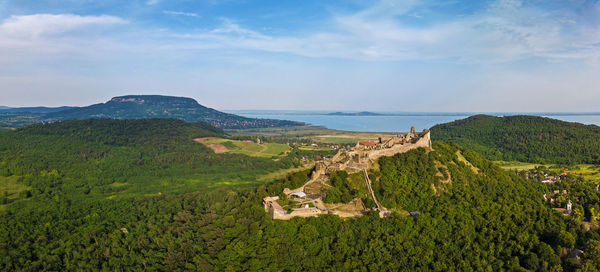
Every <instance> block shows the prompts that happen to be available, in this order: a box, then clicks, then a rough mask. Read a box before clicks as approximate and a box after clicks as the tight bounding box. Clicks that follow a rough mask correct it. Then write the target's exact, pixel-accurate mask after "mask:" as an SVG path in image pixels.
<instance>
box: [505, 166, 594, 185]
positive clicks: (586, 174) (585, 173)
mask: <svg viewBox="0 0 600 272" xmlns="http://www.w3.org/2000/svg"><path fill="white" fill-rule="evenodd" d="M494 163H496V164H497V165H498V166H500V167H501V168H502V169H504V170H511V171H514V170H517V171H523V170H531V169H534V168H536V167H545V168H547V169H548V170H550V171H555V172H565V173H567V174H571V175H575V176H581V177H582V178H583V180H585V181H590V182H597V181H600V165H593V164H575V165H567V166H565V165H556V164H538V163H527V162H518V161H495V162H494Z"/></svg>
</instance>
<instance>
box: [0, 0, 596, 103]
mask: <svg viewBox="0 0 600 272" xmlns="http://www.w3.org/2000/svg"><path fill="white" fill-rule="evenodd" d="M128 94H163V95H175V96H186V97H192V98H194V99H196V100H197V101H198V102H199V103H200V104H203V105H206V106H209V107H213V108H216V109H223V110H225V109H226V110H240V109H270V110H348V111H353V110H371V111H378V110H379V111H423V112H425V111H460V112H469V111H472V112H506V111H517V112H549V111H552V112H562V111H565V112H576V111H594V112H598V111H600V1H596V0H594V1H586V0H532V1H524V0H487V1H486V0H477V1H453V0H448V1H438V0H423V1H417V0H406V1H391V0H383V1H375V0H370V1H363V0H347V1H337V0H329V1H322V0H302V1H298V0H297V1H290V0H274V1H260V0H255V1H246V0H239V1H238V0H194V1H193V0H169V1H167V0H129V1H122V0H103V1H96V0H63V1H60V0H0V105H6V106H39V105H45V106H62V105H71V106H83V105H89V104H95V103H100V102H105V101H107V100H109V99H110V98H111V97H114V96H119V95H128Z"/></svg>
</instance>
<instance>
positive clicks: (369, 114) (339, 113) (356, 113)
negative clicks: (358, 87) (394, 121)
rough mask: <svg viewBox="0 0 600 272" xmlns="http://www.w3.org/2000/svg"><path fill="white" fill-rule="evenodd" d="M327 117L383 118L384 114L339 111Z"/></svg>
mask: <svg viewBox="0 0 600 272" xmlns="http://www.w3.org/2000/svg"><path fill="white" fill-rule="evenodd" d="M327 115H338V116H381V115H383V114H379V113H375V112H370V111H361V112H341V111H337V112H332V113H328V114H327Z"/></svg>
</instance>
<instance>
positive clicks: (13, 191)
mask: <svg viewBox="0 0 600 272" xmlns="http://www.w3.org/2000/svg"><path fill="white" fill-rule="evenodd" d="M18 178H19V177H17V176H10V177H3V176H0V198H4V197H6V203H11V202H13V201H15V200H18V199H19V198H20V196H19V193H20V192H23V191H25V190H28V189H30V187H28V186H26V185H24V184H22V183H19V182H17V180H18ZM2 201H4V200H2ZM5 206H6V204H3V203H0V210H2V209H4V207H5Z"/></svg>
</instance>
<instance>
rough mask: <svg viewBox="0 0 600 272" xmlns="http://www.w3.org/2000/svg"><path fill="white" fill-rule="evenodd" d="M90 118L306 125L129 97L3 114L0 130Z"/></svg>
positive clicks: (174, 100) (176, 100) (183, 101)
mask: <svg viewBox="0 0 600 272" xmlns="http://www.w3.org/2000/svg"><path fill="white" fill-rule="evenodd" d="M89 118H111V119H143V118H176V119H181V120H185V121H188V122H207V123H210V124H211V125H214V126H216V127H219V128H223V129H233V128H264V127H284V126H299V125H303V123H299V122H293V121H285V120H272V119H255V118H246V117H242V116H238V115H234V114H229V113H224V112H220V111H217V110H214V109H211V108H207V107H204V106H202V105H200V104H198V102H196V100H194V99H191V98H186V97H172V96H161V95H128V96H119V97H114V98H112V99H111V100H110V101H108V102H106V103H100V104H94V105H91V106H87V107H77V108H67V109H64V110H60V111H52V112H48V111H46V112H43V111H37V112H36V111H29V112H26V113H25V114H23V115H20V114H16V113H15V112H14V111H9V112H4V113H2V112H1V111H0V127H15V126H22V125H27V124H34V123H42V122H55V121H64V120H74V119H89Z"/></svg>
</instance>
